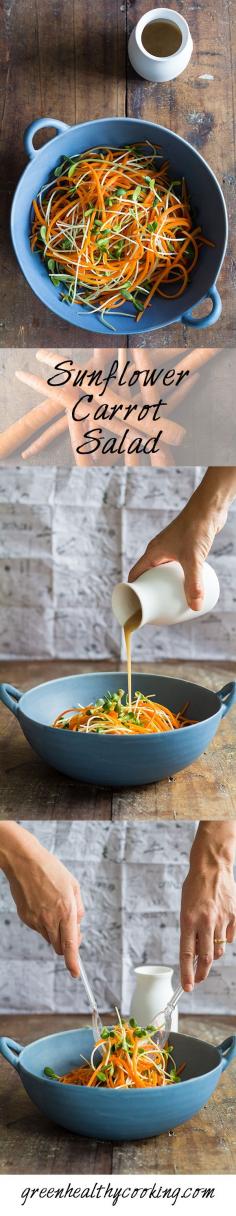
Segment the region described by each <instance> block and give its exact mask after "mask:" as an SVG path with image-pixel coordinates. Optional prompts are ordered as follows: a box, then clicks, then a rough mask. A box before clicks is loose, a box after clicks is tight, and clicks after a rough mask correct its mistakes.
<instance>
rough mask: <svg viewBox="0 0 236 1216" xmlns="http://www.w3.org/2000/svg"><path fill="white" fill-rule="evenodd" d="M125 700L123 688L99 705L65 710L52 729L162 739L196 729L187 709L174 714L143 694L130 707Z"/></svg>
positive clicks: (135, 695)
mask: <svg viewBox="0 0 236 1216" xmlns="http://www.w3.org/2000/svg"><path fill="white" fill-rule="evenodd" d="M124 696H125V694H124V691H123V689H122V688H119V689H118V692H117V693H109V692H108V693H107V694H106V696H105V697H100V698H99V700H98V701H96V702H95V704H91V705H83V706H81V705H78V706H73V707H72V709H67V710H63V711H62V713H60V714H58V716H57V718H55V720H54V722H53V723H52V726H54V727H56V729H57V730H71V731H76V732H77V731H79V732H80V734H102V735H104V734H106V735H145V734H148V735H159V734H163V732H164V731H170V730H180V728H181V727H183V726H190V725H192V722H193V720H192V719H191V718H188V717H186V709H187V708H188V706H186V705H185V706H184V708H183V710H180V711H179V713H177V714H174V713H172V710H171V709H166V707H165V706H164V705H160V704H159V703H158V702H157V701H154V700H153V698H152V697H151V696H150V697H145V696H144V695H143V693H141V692H136V693H135V694H134V698H133V700H132V701H131V705H130V706H129V704H128V698H127V696H125V700H124V701H123V697H124Z"/></svg>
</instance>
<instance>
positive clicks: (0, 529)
mask: <svg viewBox="0 0 236 1216" xmlns="http://www.w3.org/2000/svg"><path fill="white" fill-rule="evenodd" d="M202 473H203V470H202V469H200V468H197V469H195V468H184V467H182V468H177V469H166V470H165V469H163V470H155V471H154V470H151V469H148V468H147V469H145V470H144V471H142V470H141V469H137V470H125V469H114V470H113V469H99V468H98V469H96V470H93V469H87V470H78V469H73V470H71V471H70V470H63V469H56V468H52V469H49V468H37V469H34V468H29V469H28V468H27V469H26V468H16V469H15V468H13V467H10V466H9V467H8V468H7V467H2V468H1V469H0V636H1V643H0V646H1V656H2V657H4V658H5V657H8V658H10V657H13V656H18V657H31V656H32V657H34V658H44V657H46V656H48V657H51V658H53V657H62V658H78V659H92V658H95V659H96V658H97V659H99V658H109V657H112V658H115V656H117V657H118V656H120V653H121V636H120V630H119V627H118V625H117V624H116V621H115V620H114V618H113V615H112V611H111V593H112V588H113V586H114V583H115V582H116V581H117V580H120V579H121V578H123V577H126V575H127V572H128V569H129V566H130V565H131V564H132V563H133V562H134V560H135V558H137V557H138V555H139V554H140V553H141V552H142V550H143V549H144V547H145V545H146V544H147V541H148V540H150V539H151V536H153V535H154V534H155V533H157V532H158V531H160V530H161V529H162V528H163V527H164V526H165V524H166V523H168V522H169V521H170V519H171V518H173V517H174V515H175V514H176V513H177V512H178V511H179V510H180V509H181V507H182V506H183V505H184V503H185V502H186V501H187V499H188V498H189V496H190V494H191V493H192V492H193V490H194V488H195V486H196V485H197V483H198V482H199V480H200V479H201V475H202ZM235 520H236V504H235V506H234V507H232V509H231V511H230V513H229V517H228V521H227V523H226V526H225V528H224V531H223V532H222V533H221V534H220V535H219V536H218V537H217V538H216V541H215V543H214V546H213V550H212V561H213V564H214V566H215V569H216V571H217V574H218V576H219V580H220V586H221V595H220V601H219V605H218V607H217V609H216V610H215V612H214V613H212V615H210V616H207V617H203V618H200V619H199V620H198V621H194V623H190V624H188V625H187V626H185V628H183V627H182V626H179V627H177V628H176V629H174V628H172V629H169V630H168V629H162V630H161V631H160V630H157V629H156V630H153V629H150V628H145V629H143V630H141V631H139V633H138V634H137V638H136V639H135V640H134V647H133V653H134V657H136V658H137V659H140V660H142V659H146V660H147V661H148V660H151V659H153V658H155V659H157V658H158V657H159V656H160V657H163V658H171V657H177V658H186V659H188V658H190V657H191V658H199V659H201V658H210V659H214V658H215V655H216V654H217V658H218V659H219V660H220V659H227V658H228V659H235V658H236V614H235V601H236V530H235Z"/></svg>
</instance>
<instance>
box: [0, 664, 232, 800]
mask: <svg viewBox="0 0 236 1216" xmlns="http://www.w3.org/2000/svg"><path fill="white" fill-rule="evenodd" d="M132 679H133V688H134V690H137V689H140V691H141V692H144V693H146V694H147V695H149V694H153V693H154V696H155V698H156V700H158V701H159V702H161V704H162V705H166V706H167V707H168V708H170V709H171V710H173V712H174V713H178V711H179V710H180V709H181V707H182V706H183V705H185V704H186V701H188V702H189V711H188V712H189V717H190V718H196V723H195V724H194V725H193V726H188V727H185V728H183V729H180V730H178V731H170V732H166V734H164V735H144V736H143V737H142V735H138V736H135V735H134V736H133V738H128V737H127V736H126V737H123V738H122V737H118V738H114V737H113V736H112V735H110V736H108V735H80V734H78V733H76V734H73V732H72V731H63V730H62V731H61V730H54V728H53V727H52V726H51V725H50V723H51V722H53V721H54V719H55V718H56V717H57V714H59V713H61V711H62V710H63V709H68V708H69V706H71V705H72V706H74V705H75V706H76V705H77V704H79V703H80V704H81V705H88V704H90V703H91V702H93V701H96V700H97V698H98V697H103V696H104V695H105V693H107V691H108V690H109V691H110V692H117V690H118V688H124V690H125V691H127V675H126V673H125V672H120V671H119V672H107V671H105V672H104V671H102V672H96V673H95V674H92V675H82V676H80V675H77V676H66V677H64V678H63V679H61V680H50V681H49V682H48V683H47V684H40V685H38V686H37V687H36V688H32V689H31V690H30V691H29V692H26V693H21V692H19V689H18V688H14V687H13V686H11V685H9V684H1V685H0V700H2V701H3V702H4V704H5V705H7V707H8V709H10V710H11V712H12V713H14V714H15V715H16V717H17V718H18V720H19V723H20V726H21V727H22V730H23V731H24V734H25V736H26V739H28V741H29V743H31V746H32V747H33V748H34V751H36V752H38V754H39V755H40V756H41V757H42V759H43V760H46V762H47V763H48V764H52V765H53V767H54V768H56V769H59V770H60V772H62V773H66V774H67V776H68V777H74V778H75V779H77V780H78V781H86V782H89V783H92V784H94V785H108V786H131V785H148V784H150V783H151V782H152V781H161V780H162V779H163V778H164V777H170V776H172V774H173V773H177V772H179V770H180V769H183V768H186V767H187V766H188V765H189V764H192V762H193V760H196V758H197V757H198V756H200V755H201V753H202V752H203V751H205V749H206V747H207V745H208V743H210V741H211V739H213V736H214V735H215V733H216V730H217V727H218V726H219V723H220V721H221V718H222V717H224V715H225V714H227V713H228V711H229V709H230V707H231V705H233V703H234V701H235V700H236V682H235V681H232V683H230V684H226V686H225V688H222V689H220V691H219V692H217V693H215V692H211V691H210V690H209V689H208V688H201V687H200V685H198V684H191V683H190V682H189V681H187V680H176V679H172V678H170V677H168V676H156V675H155V676H152V675H150V673H149V674H148V675H144V674H143V675H140V672H139V673H137V672H133V676H132Z"/></svg>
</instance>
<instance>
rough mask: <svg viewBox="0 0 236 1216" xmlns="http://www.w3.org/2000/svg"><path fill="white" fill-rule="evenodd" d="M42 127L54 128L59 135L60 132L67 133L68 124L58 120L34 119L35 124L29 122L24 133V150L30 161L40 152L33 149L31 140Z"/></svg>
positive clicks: (37, 149)
mask: <svg viewBox="0 0 236 1216" xmlns="http://www.w3.org/2000/svg"><path fill="white" fill-rule="evenodd" d="M43 127H55V130H56V132H57V135H61V134H62V131H68V122H60V119H59V118H36V119H35V122H31V123H30V126H29V127H26V131H25V132H24V149H25V152H26V153H27V156H29V158H30V160H33V157H34V156H37V155H38V152H39V151H40V149H39V148H34V144H33V139H34V135H36V131H41V130H42V128H43Z"/></svg>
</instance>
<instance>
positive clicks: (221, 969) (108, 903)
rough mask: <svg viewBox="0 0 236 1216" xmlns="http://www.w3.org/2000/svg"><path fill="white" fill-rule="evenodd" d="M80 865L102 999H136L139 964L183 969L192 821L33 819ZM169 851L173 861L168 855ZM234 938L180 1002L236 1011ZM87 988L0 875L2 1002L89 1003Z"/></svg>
mask: <svg viewBox="0 0 236 1216" xmlns="http://www.w3.org/2000/svg"><path fill="white" fill-rule="evenodd" d="M24 826H25V827H26V828H28V829H29V830H30V831H33V832H34V833H35V835H36V836H37V837H38V839H39V840H41V841H42V843H43V844H44V845H45V846H46V847H47V848H48V849H50V850H52V851H53V852H55V853H56V854H57V856H58V857H59V858H60V859H61V860H62V861H63V862H64V864H65V865H67V866H68V868H69V869H70V870H71V871H72V872H73V873H74V874H75V875H76V877H77V878H78V880H79V882H80V884H81V890H82V894H83V899H84V904H85V918H84V922H83V947H82V950H83V957H84V960H85V963H86V967H87V970H88V974H89V976H90V978H91V981H92V983H93V986H94V990H95V994H96V997H97V1000H98V1004H99V1007H100V1009H101V1010H102V1009H105V1008H107V1009H109V1008H111V1009H112V1008H113V1007H114V1005H118V1006H119V1007H120V1008H121V1009H122V1011H123V1012H124V1013H127V1012H128V1010H129V1007H130V1000H131V994H132V988H133V970H134V967H135V966H137V965H138V964H141V963H165V964H169V965H171V966H173V968H174V978H175V980H177V975H178V949H179V907H180V895H181V885H182V882H183V879H184V877H185V874H186V872H187V869H188V857H189V851H190V847H191V842H192V840H193V836H194V831H195V825H194V824H193V823H172V824H170V823H164V822H163V823H157V824H151V823H149V824H143V825H140V826H139V825H138V824H137V823H135V824H127V823H123V824H119V825H118V824H109V823H103V824H101V823H97V824H96V825H95V824H92V825H91V824H90V823H79V824H78V823H67V822H60V823H49V822H48V823H42V822H35V823H33V824H32V823H27V822H26V821H25V822H24ZM167 858H168V862H167ZM235 958H236V943H235V944H234V946H227V951H226V954H225V958H224V959H223V961H222V960H221V962H220V963H215V964H214V966H213V968H212V972H211V975H210V977H209V979H208V980H207V982H206V983H205V984H203V985H199V986H198V987H197V988H196V990H195V992H194V994H193V995H192V996H191V997H184V998H183V1001H182V1006H181V1007H182V1009H188V1010H189V1011H191V1012H194V1011H199V1012H204V1013H210V1012H214V1013H227V1014H229V1013H236V968H235ZM87 1008H88V1007H87V1004H86V997H85V994H84V990H83V988H82V985H81V983H80V982H79V981H75V980H72V979H71V978H70V976H69V974H68V972H66V970H65V966H64V962H63V960H62V959H60V958H58V956H57V955H55V954H54V953H53V950H52V949H51V948H50V947H49V946H48V945H47V943H46V942H45V941H43V939H42V938H41V937H40V936H39V935H38V934H37V933H34V932H32V931H31V930H30V929H27V928H26V927H25V926H24V925H22V924H21V922H20V921H19V919H18V916H17V913H16V909H15V905H14V903H13V900H12V897H11V893H10V889H9V885H8V883H7V880H6V878H4V876H3V875H2V874H1V875H0V1009H1V1011H3V1012H5V1011H6V1013H9V1012H13V1011H15V1010H16V1011H17V1012H20V1011H25V1010H26V1011H33V1012H44V1011H52V1012H54V1011H55V1012H66V1011H68V1012H72V1013H75V1017H76V1014H77V1013H80V1012H84V1011H86V1009H87Z"/></svg>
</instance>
